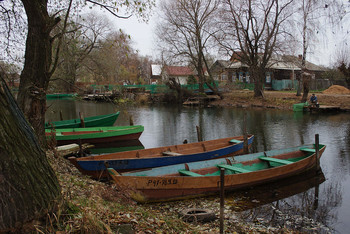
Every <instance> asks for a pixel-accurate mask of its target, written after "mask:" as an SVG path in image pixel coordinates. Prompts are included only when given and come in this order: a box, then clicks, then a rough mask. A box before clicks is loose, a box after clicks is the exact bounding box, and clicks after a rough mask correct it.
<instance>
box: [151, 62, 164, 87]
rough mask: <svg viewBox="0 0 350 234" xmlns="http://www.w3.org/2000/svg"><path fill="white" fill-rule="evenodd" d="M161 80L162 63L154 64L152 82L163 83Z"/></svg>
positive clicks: (152, 66)
mask: <svg viewBox="0 0 350 234" xmlns="http://www.w3.org/2000/svg"><path fill="white" fill-rule="evenodd" d="M161 81H162V65H160V64H152V65H151V78H150V84H159V83H161Z"/></svg>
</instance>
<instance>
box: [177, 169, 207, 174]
mask: <svg viewBox="0 0 350 234" xmlns="http://www.w3.org/2000/svg"><path fill="white" fill-rule="evenodd" d="M179 173H180V174H182V175H187V176H203V175H201V174H198V173H196V172H193V171H188V170H185V169H182V170H179Z"/></svg>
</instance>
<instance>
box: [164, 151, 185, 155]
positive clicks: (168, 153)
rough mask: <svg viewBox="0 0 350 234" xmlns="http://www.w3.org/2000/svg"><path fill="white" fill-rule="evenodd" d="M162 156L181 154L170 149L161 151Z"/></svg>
mask: <svg viewBox="0 0 350 234" xmlns="http://www.w3.org/2000/svg"><path fill="white" fill-rule="evenodd" d="M162 154H163V156H180V155H182V154H179V153H176V152H171V151H164V152H162Z"/></svg>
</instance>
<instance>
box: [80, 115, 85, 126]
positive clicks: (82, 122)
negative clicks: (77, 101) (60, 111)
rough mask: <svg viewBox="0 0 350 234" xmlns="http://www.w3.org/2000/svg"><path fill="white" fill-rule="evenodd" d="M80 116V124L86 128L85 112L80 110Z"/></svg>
mask: <svg viewBox="0 0 350 234" xmlns="http://www.w3.org/2000/svg"><path fill="white" fill-rule="evenodd" d="M79 118H80V126H81V127H82V128H85V122H84V114H83V113H81V112H79Z"/></svg>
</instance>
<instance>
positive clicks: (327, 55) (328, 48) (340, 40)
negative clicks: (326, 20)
mask: <svg viewBox="0 0 350 234" xmlns="http://www.w3.org/2000/svg"><path fill="white" fill-rule="evenodd" d="M156 11H157V8H156V9H154V10H153V15H152V17H151V18H150V20H149V22H148V24H147V23H143V22H139V20H138V19H137V18H136V17H135V16H132V17H131V18H129V19H126V20H125V19H117V18H115V17H113V16H110V18H111V19H112V21H113V22H114V23H115V27H116V28H117V29H119V28H121V29H123V31H125V32H126V33H127V34H129V35H130V36H131V39H132V40H133V41H134V48H135V49H137V50H138V51H139V53H140V54H141V55H149V56H153V58H157V54H156V44H155V33H154V29H155V23H156V20H157V15H156V13H155V12H156ZM345 20H346V21H348V22H350V16H349V15H348V16H347V18H346V19H345ZM345 25H346V24H345ZM323 29H324V31H325V32H323V33H322V34H319V35H318V38H315V39H313V40H312V44H311V45H310V47H309V50H308V52H309V53H308V54H307V60H308V61H310V62H312V63H315V64H317V65H324V66H332V65H333V64H334V61H335V59H336V56H335V54H336V51H337V50H339V49H341V47H342V45H343V44H347V41H348V40H349V39H350V37H349V31H350V29H349V31H347V30H346V29H345V30H344V29H341V28H338V29H337V28H335V27H334V26H329V27H328V28H327V27H326V25H325V26H324V27H323ZM341 31H343V32H341ZM346 46H347V47H348V48H349V47H350V45H346Z"/></svg>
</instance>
